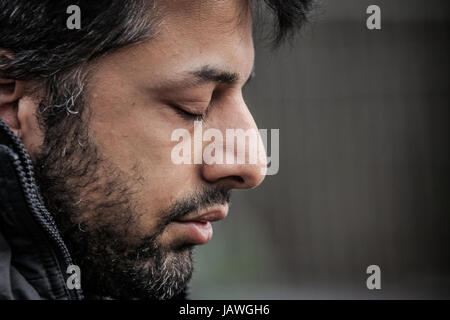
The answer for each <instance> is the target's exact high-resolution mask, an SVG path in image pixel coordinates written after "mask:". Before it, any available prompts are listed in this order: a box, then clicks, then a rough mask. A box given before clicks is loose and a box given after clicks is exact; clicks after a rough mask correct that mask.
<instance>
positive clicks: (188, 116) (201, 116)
mask: <svg viewBox="0 0 450 320" xmlns="http://www.w3.org/2000/svg"><path fill="white" fill-rule="evenodd" d="M174 109H175V112H176V113H178V115H179V116H181V117H182V118H183V119H184V120H188V121H192V120H195V121H203V120H204V119H205V114H204V113H201V114H195V113H191V112H187V111H186V110H184V109H183V108H181V107H178V106H174Z"/></svg>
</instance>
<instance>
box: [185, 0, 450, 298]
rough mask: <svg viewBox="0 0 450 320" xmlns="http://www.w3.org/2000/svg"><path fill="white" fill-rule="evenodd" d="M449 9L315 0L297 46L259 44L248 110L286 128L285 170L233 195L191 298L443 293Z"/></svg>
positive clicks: (448, 279)
mask: <svg viewBox="0 0 450 320" xmlns="http://www.w3.org/2000/svg"><path fill="white" fill-rule="evenodd" d="M370 4H377V5H379V6H380V7H381V20H382V22H381V26H382V29H381V30H375V31H371V30H368V29H367V28H366V19H367V17H368V15H367V14H366V8H367V7H368V6H369V5H370ZM448 9H449V5H448V1H443V0H442V1H439V0H433V1H416V0H389V1H366V0H345V1H343V0H340V1H331V0H330V1H322V4H321V8H320V9H318V10H317V11H316V12H315V13H314V15H313V18H312V20H313V21H312V23H311V24H310V25H308V26H307V27H306V28H305V29H304V30H303V32H302V34H301V36H300V37H298V38H297V39H296V40H295V42H294V45H293V46H292V47H287V46H286V47H283V48H282V49H280V50H278V51H277V52H272V51H271V50H270V49H269V48H267V46H266V45H265V44H263V43H260V42H258V43H257V45H256V49H257V56H256V78H255V80H254V81H253V82H252V83H251V84H250V85H249V88H248V90H247V93H246V95H247V101H248V104H249V108H250V110H251V111H252V112H253V115H254V117H255V120H256V121H257V123H258V125H259V127H260V128H267V129H270V128H279V129H280V171H279V173H278V174H277V175H275V176H268V177H267V178H266V180H265V181H264V183H263V184H262V185H261V186H260V187H259V188H257V189H256V190H251V191H246V192H235V193H234V196H233V199H232V207H231V210H230V214H229V217H228V218H227V219H226V220H225V221H223V222H220V223H218V224H216V225H215V228H214V232H215V235H214V238H213V240H212V242H211V243H209V244H208V245H206V246H203V247H200V248H198V249H197V251H196V255H195V260H196V270H195V273H194V277H193V281H192V283H191V297H192V298H199V299H219V298H228V299H241V298H243V299H315V298H322V299H329V298H338V299H348V298H362V299H372V298H374V299H377V298H387V299H391V298H414V299H415V298H450V251H449V250H448V248H447V246H448V244H449V243H450V242H449V240H450V235H449V232H448V228H449V226H450V210H449V209H450V206H449V198H450V197H449V194H448V193H449V190H450V188H449V179H448V178H449V163H450V161H449V152H448V149H449V139H448V136H449V135H448V133H449V132H448V131H449V128H448V120H449V104H448V101H449V95H450V93H449V92H450V91H449V82H448V75H449V71H450V70H449V59H448V56H449V45H448V38H449V37H448V36H449V24H450V23H449V22H450V21H449V18H448V15H449V10H448ZM371 264H376V265H379V266H380V268H381V286H382V289H381V290H372V291H371V290H368V289H367V287H366V278H367V277H368V275H367V274H366V268H367V266H369V265H371Z"/></svg>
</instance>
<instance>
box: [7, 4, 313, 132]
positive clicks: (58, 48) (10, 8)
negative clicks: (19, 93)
mask: <svg viewBox="0 0 450 320" xmlns="http://www.w3.org/2000/svg"><path fill="white" fill-rule="evenodd" d="M202 1H203V0H202ZM311 3H312V0H256V2H253V4H254V5H255V6H259V7H261V6H260V5H261V4H266V6H265V8H268V9H269V11H271V12H272V17H273V23H274V26H273V28H272V31H273V35H274V36H273V40H274V43H275V44H279V43H280V42H281V41H282V40H283V39H284V38H285V37H286V36H288V35H289V34H292V32H293V31H295V30H296V29H298V28H300V26H301V25H302V24H303V22H304V21H305V20H306V14H307V12H308V10H309V9H310V8H311ZM251 4H252V3H251V0H248V5H249V6H250V5H251ZM70 5H78V6H79V7H80V9H81V21H82V27H81V28H80V29H72V30H69V29H68V28H67V26H66V20H67V17H68V14H67V13H66V10H67V7H68V6H70ZM161 19H162V17H161V16H160V12H158V6H157V5H156V1H155V0H127V1H123V0H121V1H119V0H96V1H87V0H40V1H29V0H0V32H1V36H0V50H1V49H3V50H6V52H9V53H11V55H9V56H8V55H5V54H1V52H0V75H1V76H2V77H7V78H10V79H17V80H32V79H39V80H41V81H40V86H42V87H43V89H44V90H43V91H44V93H45V95H46V98H45V99H44V103H43V104H42V105H41V107H40V111H41V113H43V110H44V109H45V110H49V109H51V110H52V114H53V115H54V114H55V113H59V112H56V111H58V110H65V111H66V112H69V113H72V112H78V111H79V110H74V108H75V106H77V105H80V104H78V103H76V102H80V99H82V98H83V95H82V91H83V85H84V83H85V81H84V80H85V77H86V74H85V72H83V70H84V66H86V64H87V63H88V62H89V61H91V60H92V59H94V58H95V57H98V56H100V55H102V54H105V53H109V52H111V51H113V50H117V49H119V48H121V47H124V46H126V45H130V44H134V43H138V42H140V41H144V40H148V39H150V38H152V37H153V36H154V35H155V33H156V32H157V29H158V24H159V22H160V21H161ZM77 99H78V101H77ZM51 119H53V120H52V122H54V123H56V122H58V121H59V120H58V119H57V118H55V117H47V119H46V120H45V121H44V122H46V123H45V126H46V127H48V126H49V125H51V123H48V122H49V121H50V120H51Z"/></svg>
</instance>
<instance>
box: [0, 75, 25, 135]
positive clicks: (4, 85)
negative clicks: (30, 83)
mask: <svg viewBox="0 0 450 320" xmlns="http://www.w3.org/2000/svg"><path fill="white" fill-rule="evenodd" d="M24 87H25V84H24V82H22V81H17V80H14V79H7V78H5V77H2V75H1V74H0V118H2V120H3V121H4V122H5V123H6V124H7V125H8V126H9V128H10V129H11V130H12V131H13V132H14V133H15V134H16V135H18V131H19V130H20V121H19V117H18V104H19V100H20V99H21V98H22V97H23V95H24V91H25V89H24Z"/></svg>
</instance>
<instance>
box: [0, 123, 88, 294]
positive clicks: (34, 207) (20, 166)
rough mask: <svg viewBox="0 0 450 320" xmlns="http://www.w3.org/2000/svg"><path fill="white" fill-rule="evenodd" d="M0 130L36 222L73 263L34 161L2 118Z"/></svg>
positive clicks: (74, 292)
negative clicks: (46, 202) (47, 204)
mask: <svg viewBox="0 0 450 320" xmlns="http://www.w3.org/2000/svg"><path fill="white" fill-rule="evenodd" d="M0 129H1V130H0V131H3V132H4V133H5V134H6V135H7V136H8V138H9V140H10V141H11V142H12V147H13V149H14V151H16V152H17V153H16V152H14V151H13V150H11V149H10V148H8V147H6V146H3V145H0V148H2V149H3V150H4V151H6V153H7V154H8V155H9V156H10V158H11V160H12V162H13V165H14V167H15V169H16V173H17V175H18V176H19V180H20V184H21V186H22V189H23V191H24V195H25V199H26V201H27V204H28V207H29V209H30V211H31V213H32V215H33V217H34V218H35V220H36V222H37V223H38V224H39V226H41V227H42V228H43V229H44V231H45V232H46V233H47V235H48V236H49V237H50V239H51V241H52V242H53V243H54V244H55V246H56V249H57V250H58V251H59V253H60V254H61V257H62V258H63V261H64V263H65V264H66V266H69V265H72V264H73V262H72V258H71V256H70V253H69V250H68V249H67V246H66V244H65V243H64V240H63V239H62V237H61V234H60V233H59V231H58V228H57V226H56V223H55V220H54V219H53V216H52V215H51V214H50V212H48V210H47V208H46V207H45V205H44V202H43V198H42V196H41V193H40V191H39V188H38V186H37V183H36V181H35V179H34V174H33V169H32V162H31V159H30V156H29V155H28V152H27V151H26V150H25V147H24V146H23V144H22V142H21V141H20V140H19V138H17V137H16V136H15V135H14V133H13V132H12V131H11V130H10V129H9V127H8V126H7V125H6V124H5V123H4V122H3V121H2V119H0ZM67 291H68V293H69V296H70V298H72V299H75V300H82V299H83V298H84V297H83V293H82V290H81V289H78V290H77V289H74V290H68V289H67Z"/></svg>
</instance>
